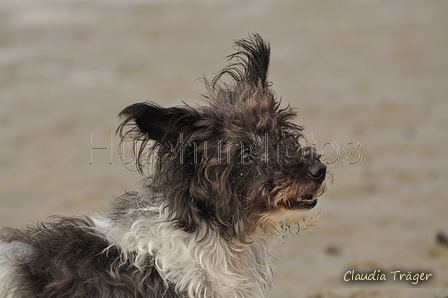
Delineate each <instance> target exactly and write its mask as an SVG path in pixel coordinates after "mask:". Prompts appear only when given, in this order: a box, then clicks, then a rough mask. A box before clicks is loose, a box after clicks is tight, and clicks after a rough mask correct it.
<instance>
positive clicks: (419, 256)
mask: <svg viewBox="0 0 448 298" xmlns="http://www.w3.org/2000/svg"><path fill="white" fill-rule="evenodd" d="M447 15H448V2H447V1H435V0H434V1H433V0H425V1H421V0H401V1H395V0H392V1H386V0H384V1H369V0H364V1H346V0H342V1H331V0H321V1H295V2H293V1H290V2H283V1H278V2H273V1H272V2H268V1H238V2H237V1H227V2H224V1H222V2H218V1H216V2H213V1H205V0H204V1H191V2H184V1H176V0H173V1H165V2H164V1H144V0H141V1H136V0H132V1H129V0H126V1H118V0H113V1H112V0H111V1H86V0H76V1H75V0H70V1H67V0H59V1H46V0H45V1H44V0H41V1H32V0H28V1H26V0H2V1H1V2H0V127H1V129H0V144H1V146H0V226H5V225H19V226H21V225H24V224H26V223H29V222H32V221H35V220H38V219H41V220H43V219H45V218H46V217H47V216H49V215H51V214H70V213H77V212H95V211H101V210H104V208H105V207H106V206H107V204H108V202H110V201H111V200H113V198H114V196H118V195H120V194H121V193H122V192H123V191H124V190H125V189H128V190H129V189H132V188H134V187H137V186H138V184H139V181H140V179H141V178H140V177H139V176H138V175H137V174H136V173H135V172H130V171H128V170H126V168H125V167H124V166H123V165H121V163H120V162H119V160H118V150H117V147H118V137H116V136H115V135H114V132H115V128H116V126H117V124H118V119H117V118H116V115H117V114H118V112H119V111H120V110H121V109H122V108H123V107H125V106H127V105H129V104H131V103H134V102H139V101H146V100H151V101H156V102H158V103H160V104H162V105H165V106H169V105H174V104H179V103H181V102H182V101H186V102H188V103H193V102H198V99H199V94H200V93H202V92H204V88H203V86H202V83H201V81H200V80H197V79H198V78H200V77H202V76H203V75H206V76H207V77H208V78H211V77H212V76H213V74H214V73H216V72H217V71H218V70H219V69H220V68H222V67H223V66H224V65H225V63H226V59H225V56H226V55H228V54H230V53H231V50H230V48H231V42H232V40H233V39H237V38H242V37H246V36H247V34H248V32H258V33H260V34H261V35H262V36H263V37H265V38H266V39H269V40H270V42H271V46H272V67H271V77H270V79H271V81H273V82H274V87H273V88H274V90H275V91H276V92H277V94H278V95H279V96H281V97H282V99H283V101H284V103H286V102H288V101H289V102H290V103H291V104H292V105H293V106H296V107H298V108H299V115H300V117H299V119H298V122H299V123H300V124H305V125H306V127H307V134H308V137H309V139H310V140H313V141H315V142H316V146H317V147H318V148H321V147H322V146H323V145H324V144H326V143H329V144H328V145H325V146H324V147H323V148H324V153H326V154H328V156H329V159H330V160H335V162H334V166H335V167H334V169H333V173H334V177H335V179H334V184H333V186H331V187H330V188H329V190H328V192H327V193H326V194H325V195H324V196H323V197H322V199H321V205H322V215H321V220H320V223H319V225H318V226H317V228H316V229H315V231H314V232H301V233H300V235H299V236H295V237H292V238H291V239H289V240H288V242H287V244H286V245H285V246H284V247H283V256H282V259H281V260H280V261H279V263H278V266H277V270H278V273H277V274H276V277H275V282H274V286H273V289H272V291H271V297H284V298H297V297H309V298H311V297H313V298H318V297H319V298H320V297H331V298H334V297H406V298H409V297H447V295H448V247H444V246H442V245H440V244H437V243H436V233H437V232H438V231H442V232H445V233H448V225H447V223H448V201H447V198H448V191H447V188H446V184H447V182H448V159H447V157H446V153H447V148H448V137H447V131H448V18H447ZM350 143H351V144H350ZM347 144H348V145H347ZM353 144H360V145H361V146H359V147H357V148H356V147H355V146H354V145H353ZM92 147H105V148H107V149H104V150H94V151H93V153H92V151H91V148H92ZM335 148H339V157H338V153H337V150H336V149H335ZM344 148H345V149H346V151H350V152H352V153H356V154H357V155H358V156H355V155H353V154H348V153H346V152H345V151H344V150H343V149H344ZM358 151H359V152H358ZM91 154H93V163H92V164H89V163H90V162H91V161H92V160H91V157H92V156H91ZM359 154H361V155H362V159H361V161H360V162H358V163H354V162H356V160H357V159H358V157H359ZM347 162H348V163H347ZM110 163H111V164H110ZM349 163H352V164H349ZM352 269H355V270H367V271H372V272H373V270H375V269H380V270H381V271H382V272H391V271H395V270H402V271H403V272H407V271H412V272H413V273H414V272H421V271H425V272H432V273H434V274H436V276H437V278H435V280H434V281H433V282H429V283H426V284H423V286H420V287H416V286H412V285H411V284H410V283H409V282H392V281H388V282H386V283H372V282H370V283H347V282H345V283H344V282H343V281H342V280H343V275H344V273H345V272H346V271H347V270H352Z"/></svg>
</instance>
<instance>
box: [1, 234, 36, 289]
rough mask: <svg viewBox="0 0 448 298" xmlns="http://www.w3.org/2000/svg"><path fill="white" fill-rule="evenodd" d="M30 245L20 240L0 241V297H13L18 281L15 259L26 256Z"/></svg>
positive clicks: (29, 251)
mask: <svg viewBox="0 0 448 298" xmlns="http://www.w3.org/2000/svg"><path fill="white" fill-rule="evenodd" d="M31 253H32V247H31V246H30V245H28V244H25V243H21V242H11V243H6V242H2V241H0V297H1V298H13V297H14V296H13V294H14V291H15V289H16V285H17V282H18V280H17V279H18V276H17V268H16V267H15V264H16V261H17V260H21V259H23V258H27V257H28V256H30V255H31Z"/></svg>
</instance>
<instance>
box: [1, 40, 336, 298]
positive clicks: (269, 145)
mask: <svg viewBox="0 0 448 298" xmlns="http://www.w3.org/2000/svg"><path fill="white" fill-rule="evenodd" d="M235 49H236V51H235V53H234V54H232V55H230V56H228V59H229V64H228V65H227V66H226V67H225V68H224V69H222V70H221V71H220V72H219V73H218V74H216V76H215V77H214V78H213V79H212V80H207V79H205V78H204V82H205V86H206V90H207V92H206V94H205V95H204V98H203V101H204V105H202V106H199V105H198V106H197V107H193V106H190V105H187V104H184V105H182V106H176V107H168V108H164V107H161V106H159V105H157V104H155V103H152V102H143V103H136V104H132V105H130V106H128V107H126V108H125V109H124V110H123V111H121V113H120V114H119V116H120V117H121V119H122V123H121V124H120V125H119V128H118V129H117V133H118V134H119V135H120V136H121V140H122V142H126V141H131V142H132V144H133V152H134V161H135V165H136V168H137V170H138V171H139V172H141V173H142V174H144V175H145V180H144V183H143V187H142V188H141V189H140V190H138V191H132V192H127V193H125V194H124V195H122V196H121V197H118V198H117V199H116V201H115V202H114V203H113V204H112V206H111V208H110V211H108V212H105V213H104V214H102V215H89V216H78V217H53V218H50V219H49V220H48V221H47V222H46V223H38V224H35V225H32V226H28V227H26V228H23V229H16V228H5V229H3V231H2V233H1V237H0V240H1V242H0V297H2V298H75V297H76V298H81V297H82V298H90V297H91V298H148V297H153V298H161V297H162V298H174V297H182V298H187V297H189V298H193V297H194V298H198V297H202V298H205V297H207V298H210V297H211V298H242V297H245V298H248V297H256V298H260V297H268V292H269V290H270V287H271V283H272V264H273V262H274V261H275V260H276V259H277V258H278V254H279V246H280V245H281V244H282V242H283V241H284V238H285V237H286V236H287V235H288V234H291V233H292V232H298V230H300V229H307V228H309V227H311V226H314V225H316V223H317V221H318V216H319V213H320V207H319V206H318V197H319V196H320V195H322V194H323V193H324V191H325V178H326V176H327V174H328V173H327V168H326V165H325V161H324V158H323V156H321V155H320V154H318V153H317V151H316V149H315V148H314V147H312V146H308V145H307V143H306V138H305V136H304V134H303V130H304V127H303V126H300V125H297V124H295V123H293V122H292V120H293V119H294V117H296V111H295V110H294V109H293V108H291V107H290V106H289V105H288V106H287V107H286V108H281V107H280V101H279V100H277V99H276V96H275V94H274V92H273V91H272V90H271V85H272V84H271V83H270V82H269V81H268V68H269V59H270V46H269V44H268V43H267V42H266V41H264V40H263V39H262V38H261V37H260V35H258V34H250V35H249V37H248V38H245V39H240V40H237V41H235Z"/></svg>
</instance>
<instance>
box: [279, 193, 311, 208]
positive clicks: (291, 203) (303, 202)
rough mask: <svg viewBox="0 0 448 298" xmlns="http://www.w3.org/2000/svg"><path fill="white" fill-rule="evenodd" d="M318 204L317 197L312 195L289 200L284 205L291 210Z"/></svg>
mask: <svg viewBox="0 0 448 298" xmlns="http://www.w3.org/2000/svg"><path fill="white" fill-rule="evenodd" d="M316 205H317V197H315V196H313V195H310V196H307V197H305V198H304V199H300V200H288V201H287V202H286V203H285V204H284V207H285V208H286V209H290V210H298V209H311V208H313V207H314V206H316Z"/></svg>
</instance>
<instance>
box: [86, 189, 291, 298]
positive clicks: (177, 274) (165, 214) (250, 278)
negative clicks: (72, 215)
mask: <svg viewBox="0 0 448 298" xmlns="http://www.w3.org/2000/svg"><path fill="white" fill-rule="evenodd" d="M149 198H152V199H151V203H149V202H148V200H149ZM129 200H133V201H134V202H137V204H135V205H134V207H132V208H129V209H128V210H121V211H120V214H121V215H120V216H121V217H120V220H119V222H117V218H116V217H115V218H114V220H112V219H109V218H108V217H99V216H98V217H96V219H95V225H96V227H97V228H98V229H99V230H100V232H101V233H102V234H104V235H105V237H106V238H107V240H108V241H109V242H110V243H111V245H114V246H116V247H117V248H119V249H120V251H121V252H122V260H123V262H126V263H127V264H129V263H130V264H132V265H133V266H134V267H135V268H136V270H139V269H142V268H145V267H147V266H150V265H151V264H149V263H148V262H149V261H148V260H151V263H152V264H153V265H154V266H155V267H156V268H157V270H158V273H159V274H160V276H161V277H162V278H163V279H164V280H165V282H166V283H167V285H173V287H175V290H176V291H177V292H179V293H182V294H184V295H186V297H204V298H205V297H216V298H221V297H222V298H224V297H225V298H231V297H232V298H236V297H241V298H242V297H267V295H268V292H269V289H270V286H271V280H272V272H271V263H272V261H274V259H275V258H276V257H277V255H278V252H277V250H278V247H279V246H280V244H281V242H282V238H283V237H282V235H280V234H278V233H268V234H269V235H268V234H267V233H265V232H264V231H259V232H257V233H255V234H254V235H252V237H251V241H250V242H248V243H241V242H238V241H229V240H225V239H224V238H222V237H221V236H220V235H219V233H218V232H217V231H216V230H213V229H208V230H205V228H204V229H198V232H197V233H188V232H185V231H183V230H179V229H177V228H176V227H175V225H174V224H173V223H172V222H171V221H170V220H169V211H168V208H166V206H165V205H164V203H163V202H164V201H163V200H157V199H154V195H152V194H149V193H148V190H142V191H140V192H139V193H135V194H134V196H130V197H129ZM137 205H138V206H139V207H137ZM223 293H225V294H224V295H225V296H223Z"/></svg>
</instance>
